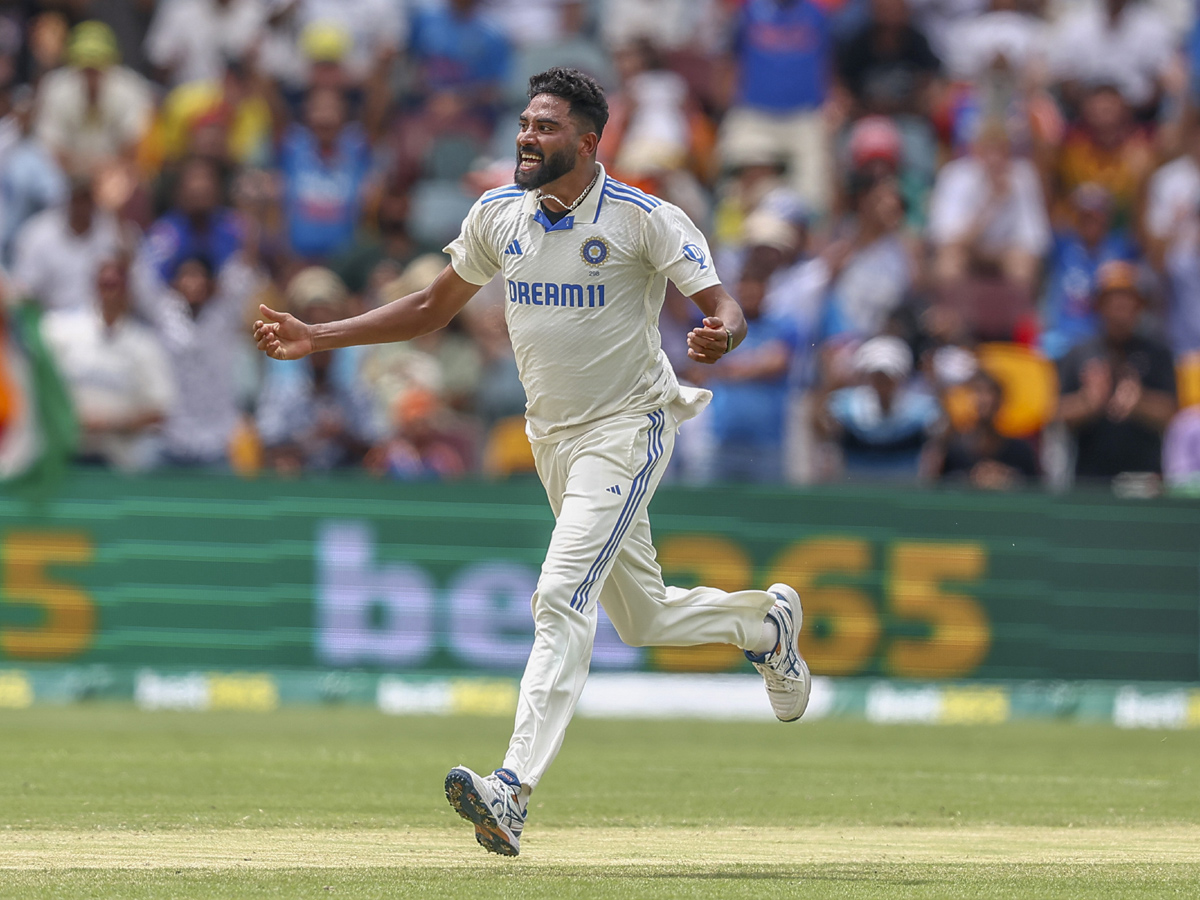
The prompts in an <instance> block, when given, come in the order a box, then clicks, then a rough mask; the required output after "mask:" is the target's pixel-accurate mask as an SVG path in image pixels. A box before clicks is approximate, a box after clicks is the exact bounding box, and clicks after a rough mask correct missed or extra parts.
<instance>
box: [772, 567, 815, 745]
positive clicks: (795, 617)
mask: <svg viewBox="0 0 1200 900" xmlns="http://www.w3.org/2000/svg"><path fill="white" fill-rule="evenodd" d="M779 586H780V585H774V584H773V585H771V587H772V588H775V587H779ZM786 587H788V588H789V589H790V590H791V592H792V594H793V595H794V596H795V598H796V601H795V602H794V603H793V602H792V598H791V597H789V596H788V595H787V594H786V593H784V592H783V591H774V590H772V591H770V594H771V596H773V597H778V598H779V599H781V600H783V601H784V602H785V603H787V605H788V608H789V609H791V611H792V621H793V622H794V625H793V626H792V627H793V628H794V629H795V631H794V632H793V635H792V638H793V640H792V643H793V646H794V649H795V651H796V656H797V657H798V658H799V660H800V668H802V669H803V670H804V708H803V709H801V710H800V713H799V715H795V716H792V717H791V718H790V719H779V716H776V717H775V718H776V719H779V721H780V722H798V721H800V719H801V718H802V717H803V716H804V713H805V711H806V710H807V709H808V697H809V694H810V693H811V692H812V673H811V672H810V671H809V669H808V662H807V660H805V658H804V656H803V655H801V653H800V647H799V644H798V641H799V639H800V629H801V628H803V627H804V605H803V604H802V603H801V601H800V592H799V591H797V590H796V589H795V588H793V587H791V585H786Z"/></svg>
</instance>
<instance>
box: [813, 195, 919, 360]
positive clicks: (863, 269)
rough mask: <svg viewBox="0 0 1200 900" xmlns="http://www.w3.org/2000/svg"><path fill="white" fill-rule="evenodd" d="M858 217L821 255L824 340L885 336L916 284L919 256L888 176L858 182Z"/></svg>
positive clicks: (851, 219)
mask: <svg viewBox="0 0 1200 900" xmlns="http://www.w3.org/2000/svg"><path fill="white" fill-rule="evenodd" d="M851 196H852V201H851V202H852V203H853V215H852V216H851V217H849V218H848V219H847V220H846V221H845V222H844V223H842V225H841V227H840V228H839V229H838V230H837V231H835V232H834V236H835V239H834V241H833V242H832V243H831V244H830V245H829V246H828V247H826V249H825V251H824V252H823V253H822V259H823V260H824V262H825V265H826V267H827V271H828V291H827V306H826V310H825V321H824V323H823V326H822V332H823V334H824V336H826V337H829V336H846V335H849V336H854V337H857V338H858V339H860V340H863V339H866V338H870V337H873V336H874V335H876V334H879V332H880V331H881V330H882V328H883V326H884V323H885V322H886V321H887V318H888V316H889V315H890V314H891V313H892V312H893V311H894V310H895V309H896V308H897V307H898V306H899V305H900V303H901V301H902V300H903V299H904V296H905V294H906V293H907V292H908V290H909V288H910V286H912V284H913V283H914V282H915V281H916V280H917V259H918V256H917V250H916V247H915V246H914V245H913V244H912V242H910V240H909V239H908V236H907V235H906V234H905V232H904V202H903V200H902V199H901V197H900V189H899V184H898V183H897V181H896V179H895V178H892V177H889V176H887V175H883V176H875V175H871V174H863V175H861V176H859V177H858V178H856V179H855V181H854V183H853V185H852V188H851Z"/></svg>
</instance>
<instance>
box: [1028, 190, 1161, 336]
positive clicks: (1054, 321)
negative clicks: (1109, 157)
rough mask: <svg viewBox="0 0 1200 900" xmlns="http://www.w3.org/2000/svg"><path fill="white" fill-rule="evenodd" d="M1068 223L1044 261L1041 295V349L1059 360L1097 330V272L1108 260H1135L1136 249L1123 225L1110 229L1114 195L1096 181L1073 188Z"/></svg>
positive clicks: (1059, 230)
mask: <svg viewBox="0 0 1200 900" xmlns="http://www.w3.org/2000/svg"><path fill="white" fill-rule="evenodd" d="M1069 208H1070V213H1071V225H1069V226H1068V227H1064V228H1060V229H1057V230H1056V231H1055V233H1054V242H1053V244H1052V245H1051V247H1050V254H1049V256H1048V258H1047V261H1046V280H1045V287H1044V291H1043V297H1042V336H1041V345H1042V352H1043V353H1045V354H1046V355H1047V356H1048V357H1050V358H1051V359H1061V358H1062V357H1063V356H1065V355H1066V353H1067V351H1068V350H1070V349H1071V348H1072V347H1074V346H1075V345H1076V344H1079V343H1081V342H1083V341H1085V340H1088V339H1090V338H1093V337H1095V336H1096V335H1097V334H1099V331H1100V320H1099V318H1098V317H1097V315H1096V312H1095V310H1094V309H1092V296H1093V294H1094V293H1095V284H1096V272H1097V271H1098V270H1099V269H1100V267H1101V266H1103V265H1104V264H1105V263H1107V262H1110V261H1112V260H1126V261H1128V262H1133V261H1135V260H1136V259H1137V258H1138V250H1137V247H1136V246H1135V245H1134V243H1133V241H1132V240H1130V238H1129V236H1128V234H1126V233H1125V231H1124V230H1123V229H1114V228H1113V197H1112V194H1110V193H1109V192H1108V191H1107V190H1106V189H1105V188H1103V187H1101V186H1100V185H1098V184H1092V183H1087V184H1082V185H1080V186H1079V187H1077V188H1075V190H1074V191H1073V192H1072V193H1071V198H1070V207H1069Z"/></svg>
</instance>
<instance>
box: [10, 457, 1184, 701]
mask: <svg viewBox="0 0 1200 900" xmlns="http://www.w3.org/2000/svg"><path fill="white" fill-rule="evenodd" d="M651 511H652V521H653V524H654V529H655V541H656V544H657V546H658V549H659V559H660V562H661V563H662V566H663V569H664V573H665V576H666V578H667V581H668V583H672V582H674V583H680V584H690V583H695V582H703V583H707V584H711V585H714V586H717V587H721V588H725V589H731V590H732V589H735V588H741V587H745V586H748V585H763V586H765V585H767V584H769V583H771V582H773V581H779V580H782V581H787V582H789V583H791V584H794V585H796V586H797V587H798V588H799V589H800V591H801V594H802V595H803V596H804V599H805V611H806V619H805V634H806V638H805V641H806V644H805V651H806V654H807V655H808V656H809V658H810V660H811V662H812V664H813V669H814V671H815V672H819V673H824V674H830V675H849V676H888V677H898V678H916V679H962V678H1003V679H1137V680H1163V681H1185V682H1194V681H1198V680H1200V671H1198V664H1200V503H1198V502H1196V501H1184V500H1155V501H1122V500H1116V499H1114V498H1112V497H1111V496H1107V495H1072V496H1066V497H1049V496H1043V495H1033V494H1006V495H990V494H977V493H959V492H944V491H906V490H884V489H867V488H848V487H838V488H822V489H812V490H790V489H782V488H778V489H759V488H741V487H732V486H724V487H706V488H703V489H699V488H683V487H663V488H662V489H661V490H660V491H659V493H658V496H657V497H656V498H655V500H654V503H653V505H652V508H651ZM552 526H553V520H552V518H551V515H550V512H549V509H548V507H547V504H546V500H545V496H544V494H543V493H542V491H541V488H540V486H539V485H538V484H537V483H536V482H532V481H523V480H517V481H510V482H495V483H492V482H469V483H459V484H403V483H396V482H389V481H374V480H369V479H366V478H357V477H356V478H346V479H332V480H322V481H316V480H304V481H279V480H271V479H262V480H255V481H246V480H239V479H236V478H232V477H228V478H226V477H215V476H199V475H197V476H187V477H185V476H178V475H173V476H155V477H144V478H137V479H129V478H121V477H118V476H113V475H108V474H103V473H85V474H80V475H78V476H77V477H75V478H74V480H73V481H72V482H71V483H70V484H69V485H68V486H67V488H66V490H65V492H64V493H63V495H62V496H61V497H60V498H59V499H58V500H56V501H55V502H54V503H53V504H51V505H50V506H48V507H45V508H42V509H38V510H31V509H30V508H29V507H27V506H26V505H24V504H23V503H22V502H21V501H18V500H15V499H0V563H2V569H0V667H3V666H5V665H10V664H11V665H21V666H26V665H27V664H30V663H33V664H36V663H43V662H44V663H71V664H104V665H108V666H118V667H139V666H150V667H160V668H161V667H205V668H211V669H221V670H238V669H254V670H261V669H268V668H290V669H305V668H312V669H347V670H349V669H359V670H366V671H392V672H401V673H403V672H435V671H448V670H450V671H468V672H469V671H478V672H491V673H513V672H518V671H519V670H520V668H521V666H522V664H523V662H524V659H525V655H526V652H527V650H528V647H529V645H530V643H531V640H532V617H531V615H530V612H529V597H530V594H531V592H532V590H533V587H534V585H535V583H536V580H537V574H538V567H539V565H540V563H541V559H542V554H543V551H544V548H545V546H546V544H547V542H548V540H549V536H550V531H551V528H552ZM745 667H746V664H745V661H744V659H743V658H742V656H741V654H740V653H739V652H737V651H736V650H734V649H732V648H729V647H723V646H712V647H699V648H632V647H626V646H625V645H623V644H622V643H621V642H620V641H619V640H618V638H617V636H616V634H615V632H614V630H613V629H612V626H611V625H609V624H608V623H607V622H606V621H603V620H602V622H601V626H600V630H599V632H598V636H597V642H596V658H595V668H596V669H598V670H618V671H620V670H658V671H709V672H725V671H738V670H742V669H744V668H745Z"/></svg>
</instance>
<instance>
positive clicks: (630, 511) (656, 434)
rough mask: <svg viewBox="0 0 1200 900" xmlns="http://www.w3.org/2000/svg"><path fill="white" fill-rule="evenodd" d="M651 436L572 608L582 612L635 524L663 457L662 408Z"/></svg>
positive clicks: (654, 414)
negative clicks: (620, 506) (656, 468)
mask: <svg viewBox="0 0 1200 900" xmlns="http://www.w3.org/2000/svg"><path fill="white" fill-rule="evenodd" d="M649 418H650V422H651V425H650V434H649V446H648V447H647V448H646V464H645V465H644V466H642V469H641V471H640V472H638V473H637V475H636V476H634V479H633V484H632V485H631V486H630V489H629V496H628V497H627V498H626V500H625V505H624V506H623V507H622V508H621V514H620V515H619V516H618V517H617V524H616V525H614V526H613V530H612V534H610V535H609V536H608V540H607V541H606V542H605V544H604V546H603V547H601V548H600V554H599V556H597V557H596V559H595V561H594V562H593V563H592V565H591V568H589V569H588V573H587V575H586V576H584V579H583V583H582V584H580V585H579V587H578V588H576V589H575V595H574V596H573V597H572V598H571V609H577V610H578V609H583V607H584V605H585V604H586V603H587V600H588V594H589V593H590V592H591V589H592V585H593V584H595V583H596V579H598V578H599V577H600V573H601V572H603V571H604V567H605V566H606V565H607V564H608V561H609V559H611V558H612V555H613V553H615V552H616V549H617V547H618V546H619V545H620V543H621V539H622V538H623V537H624V536H625V532H626V531H627V530H628V529H629V525H630V523H632V522H633V517H634V514H635V513H636V512H637V507H638V504H639V503H641V502H642V498H643V497H644V496H645V495H646V490H647V489H648V487H649V485H650V475H651V472H652V471H653V469H654V466H655V464H656V463H657V462H658V461H659V459H660V458H662V432H663V424H664V422H665V421H666V415H665V414H664V412H663V411H662V410H661V409H660V410H657V411H655V412H652V413H650V416H649Z"/></svg>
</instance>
